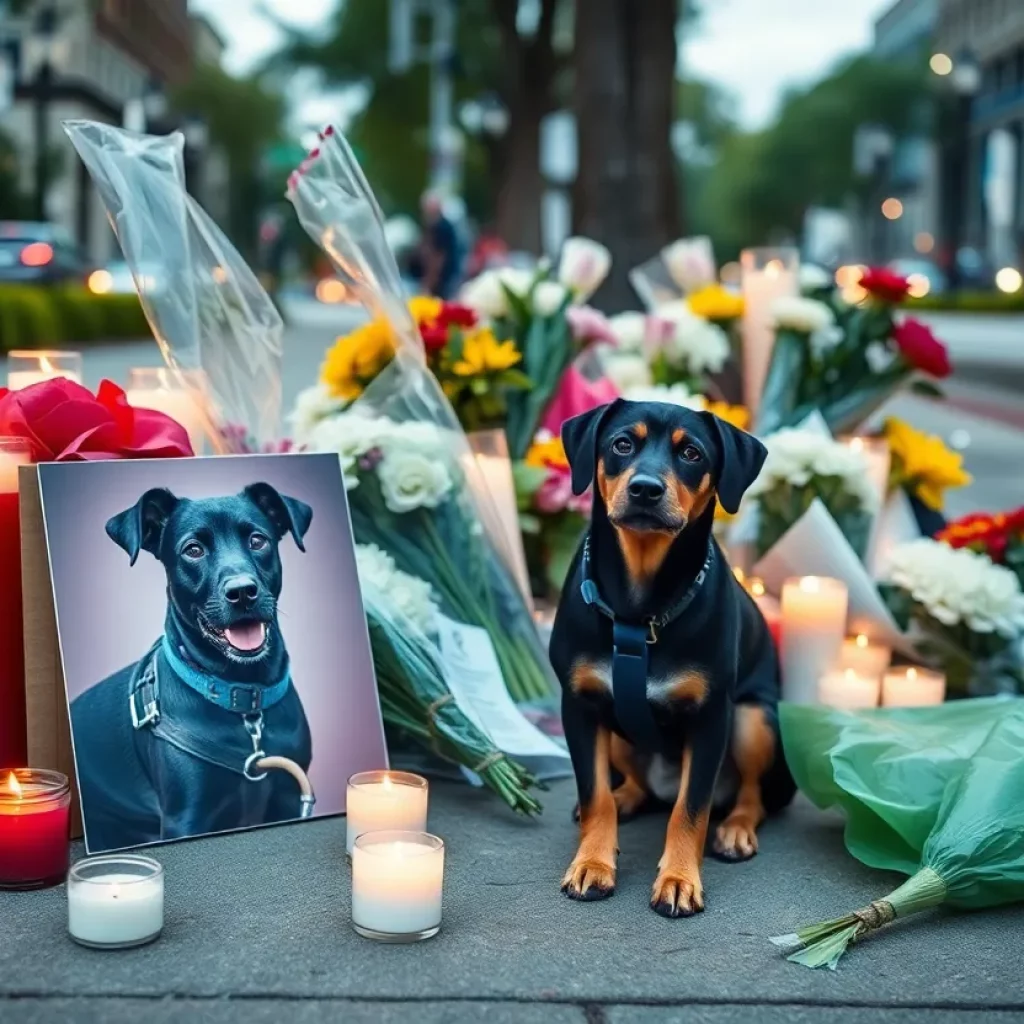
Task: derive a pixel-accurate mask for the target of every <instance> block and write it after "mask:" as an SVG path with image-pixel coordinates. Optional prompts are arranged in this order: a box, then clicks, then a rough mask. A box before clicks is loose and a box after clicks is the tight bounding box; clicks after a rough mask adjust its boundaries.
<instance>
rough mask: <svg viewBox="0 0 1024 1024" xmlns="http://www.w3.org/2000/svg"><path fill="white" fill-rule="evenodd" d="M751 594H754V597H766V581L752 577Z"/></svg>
mask: <svg viewBox="0 0 1024 1024" xmlns="http://www.w3.org/2000/svg"><path fill="white" fill-rule="evenodd" d="M750 593H751V594H753V595H754V597H764V594H765V590H764V580H762V579H760V578H758V577H757V576H752V577H751V578H750Z"/></svg>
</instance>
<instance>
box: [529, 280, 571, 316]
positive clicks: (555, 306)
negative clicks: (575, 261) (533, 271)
mask: <svg viewBox="0 0 1024 1024" xmlns="http://www.w3.org/2000/svg"><path fill="white" fill-rule="evenodd" d="M568 297H569V293H568V292H567V291H566V290H565V288H563V287H562V285H560V284H559V283H558V282H557V281H538V282H537V284H536V286H535V287H534V289H533V311H534V313H535V314H536V315H537V316H554V315H555V313H557V312H558V311H559V310H560V309H561V308H562V306H563V305H564V304H565V300H566V299H567V298H568Z"/></svg>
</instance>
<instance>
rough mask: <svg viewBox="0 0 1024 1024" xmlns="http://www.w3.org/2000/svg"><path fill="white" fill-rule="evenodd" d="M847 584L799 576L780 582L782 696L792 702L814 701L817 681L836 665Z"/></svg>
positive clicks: (833, 580)
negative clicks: (781, 583)
mask: <svg viewBox="0 0 1024 1024" xmlns="http://www.w3.org/2000/svg"><path fill="white" fill-rule="evenodd" d="M846 606H847V591H846V584H845V583H843V581H842V580H836V579H832V578H831V577H828V576H802V577H800V578H798V579H796V578H794V579H788V580H786V581H785V582H784V583H783V585H782V643H781V647H782V651H781V663H782V696H783V697H784V698H785V699H786V700H788V701H792V702H793V703H795V704H813V703H815V701H816V700H817V694H818V680H819V679H820V678H821V677H822V676H823V675H824V674H825V673H826V672H829V671H831V669H833V668H834V667H835V666H836V663H837V662H838V660H839V654H840V651H841V650H842V646H843V637H844V636H845V635H846V610H847V609H846Z"/></svg>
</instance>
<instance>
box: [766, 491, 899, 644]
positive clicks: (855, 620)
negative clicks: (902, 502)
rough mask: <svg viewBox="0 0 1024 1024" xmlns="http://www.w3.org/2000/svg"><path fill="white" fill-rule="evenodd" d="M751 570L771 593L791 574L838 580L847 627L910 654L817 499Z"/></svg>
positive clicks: (861, 567)
mask: <svg viewBox="0 0 1024 1024" xmlns="http://www.w3.org/2000/svg"><path fill="white" fill-rule="evenodd" d="M753 572H754V575H755V576H759V577H760V578H761V579H763V580H764V583H765V586H766V587H767V589H768V590H769V592H771V593H774V594H779V593H781V592H782V584H783V581H785V580H786V579H789V578H790V577H793V576H831V577H833V578H835V579H839V580H842V581H843V582H844V583H845V584H846V587H847V590H848V591H849V608H850V629H851V631H852V632H855V633H864V634H866V635H867V636H869V637H870V638H871V639H872V640H876V641H878V642H880V643H887V644H889V645H890V646H892V647H895V648H898V649H899V650H900V651H902V652H903V653H904V654H907V655H913V653H914V648H913V645H912V644H911V642H910V640H909V639H908V638H907V635H906V634H905V633H904V632H903V631H902V630H901V629H900V627H899V626H898V625H897V623H896V620H895V619H894V618H893V617H892V613H891V612H890V611H889V609H888V607H887V606H886V604H885V601H883V600H882V595H881V594H879V592H878V587H877V586H876V585H875V582H874V580H872V578H871V576H870V575H869V574H868V571H867V569H866V568H865V566H864V564H863V562H861V560H860V559H859V558H858V557H857V554H856V552H855V551H854V550H853V548H851V547H850V544H849V542H848V541H847V539H846V537H845V536H843V531H842V530H840V529H839V526H838V524H837V523H836V521H835V520H834V519H833V518H832V516H831V515H830V514H829V512H828V509H826V508H825V506H824V504H822V502H821V501H818V500H815V501H814V503H813V504H812V505H811V507H810V508H809V509H808V510H807V511H806V512H805V513H804V514H803V515H802V516H801V517H800V518H799V519H798V520H797V521H796V522H795V523H794V524H793V525H792V526H791V527H790V528H789V529H788V530H787V531H786V532H785V533H784V534H783V535H782V537H781V538H780V539H779V541H778V543H776V544H775V545H774V547H772V549H771V550H770V551H769V552H768V553H767V554H766V555H765V556H764V557H763V558H762V559H761V560H760V561H759V562H758V563H757V565H755V566H754V570H753ZM783 628H785V627H783Z"/></svg>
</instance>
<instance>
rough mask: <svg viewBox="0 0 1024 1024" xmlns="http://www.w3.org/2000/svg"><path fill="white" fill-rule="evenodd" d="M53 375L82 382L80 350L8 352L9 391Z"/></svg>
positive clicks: (50, 377)
mask: <svg viewBox="0 0 1024 1024" xmlns="http://www.w3.org/2000/svg"><path fill="white" fill-rule="evenodd" d="M55 377H67V379H68V380H73V381H74V382H75V383H76V384H81V383H82V353H81V352H22V351H16V352H8V353H7V386H8V387H9V388H10V389H11V391H18V390H20V389H21V388H27V387H28V386H29V385H30V384H41V383H42V382H43V381H44V380H53V379H54V378H55Z"/></svg>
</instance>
